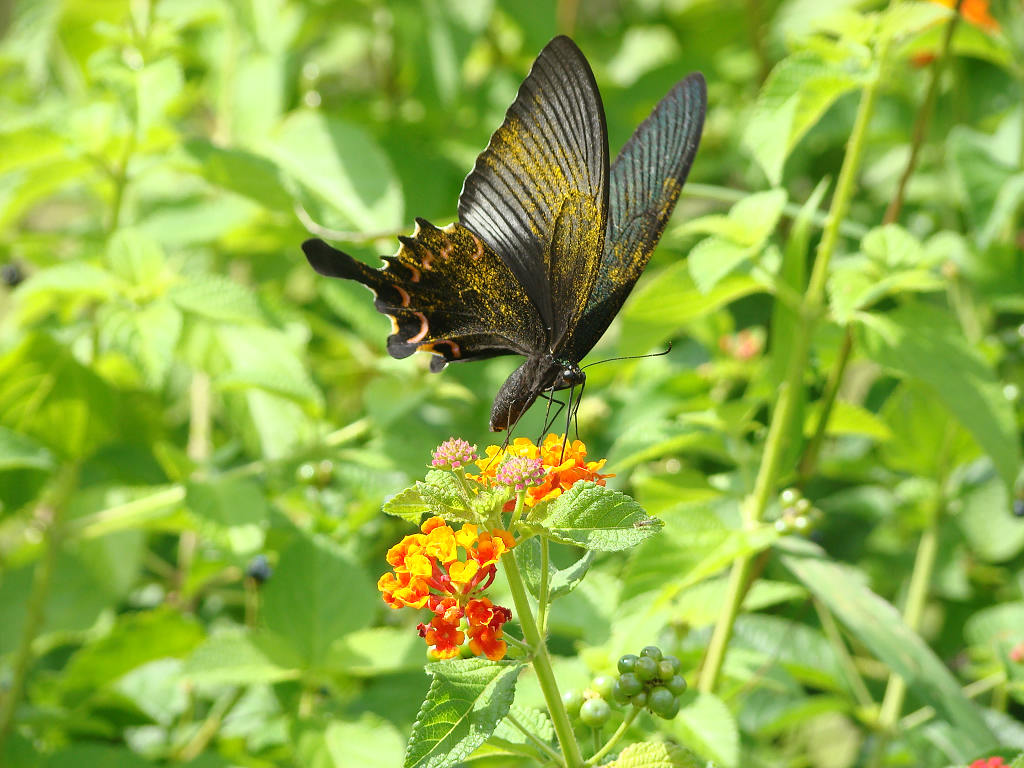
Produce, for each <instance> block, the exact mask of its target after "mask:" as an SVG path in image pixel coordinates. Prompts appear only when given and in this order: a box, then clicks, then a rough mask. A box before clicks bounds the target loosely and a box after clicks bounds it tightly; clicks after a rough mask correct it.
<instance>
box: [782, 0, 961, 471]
mask: <svg viewBox="0 0 1024 768" xmlns="http://www.w3.org/2000/svg"><path fill="white" fill-rule="evenodd" d="M960 2H961V0H957V4H956V7H957V9H959V7H960ZM958 19H959V14H957V13H955V12H954V13H953V15H952V16H951V17H950V20H949V23H948V24H947V25H946V31H945V34H944V35H943V38H942V47H941V49H940V51H939V55H938V56H936V57H935V60H934V61H933V62H932V66H931V70H930V74H929V80H928V90H927V92H926V93H925V97H924V101H922V102H921V106H920V108H919V109H918V111H917V117H916V118H915V119H914V128H913V131H912V133H911V139H910V155H909V156H908V157H907V164H906V166H905V167H904V168H903V173H902V175H901V176H900V180H899V183H898V184H897V186H896V194H895V195H894V196H893V199H892V201H891V202H890V203H889V206H888V207H887V208H886V209H885V215H884V216H883V217H882V224H893V223H895V222H896V221H897V220H898V219H899V217H900V213H901V212H902V211H903V202H904V199H905V197H906V192H907V183H908V182H909V181H910V177H911V176H913V174H914V171H915V170H916V169H917V160H918V156H919V155H920V151H921V146H922V145H923V144H924V140H925V134H926V133H927V132H928V124H929V123H930V122H931V117H932V113H933V112H934V111H935V99H936V97H937V96H938V91H939V81H940V80H941V78H942V72H943V70H944V69H945V67H946V62H947V61H948V60H949V56H950V51H951V48H952V45H951V43H952V41H953V32H954V31H955V30H956V24H957V20H958ZM852 349H853V332H852V330H851V329H850V327H849V326H847V327H846V329H845V332H844V333H843V345H842V347H841V348H840V351H839V357H837V358H836V362H835V365H834V366H833V368H832V370H831V371H830V372H829V377H828V381H827V382H826V385H825V393H824V394H823V395H822V403H823V405H822V409H821V414H820V415H819V417H818V424H817V426H816V427H815V429H814V436H813V437H812V438H811V441H810V442H809V443H808V444H807V447H806V448H805V449H804V453H803V456H802V457H801V459H800V483H801V485H802V484H804V483H806V482H807V480H808V479H809V478H810V477H811V475H813V474H814V469H815V466H816V465H817V462H818V452H819V451H820V450H821V444H822V442H823V441H824V438H825V430H826V428H827V426H828V420H829V417H830V416H831V415H832V407H833V406H834V405H835V399H836V395H837V394H838V392H839V385H840V384H841V383H842V380H843V374H844V373H845V372H846V364H847V363H848V362H849V361H850V352H851V350H852Z"/></svg>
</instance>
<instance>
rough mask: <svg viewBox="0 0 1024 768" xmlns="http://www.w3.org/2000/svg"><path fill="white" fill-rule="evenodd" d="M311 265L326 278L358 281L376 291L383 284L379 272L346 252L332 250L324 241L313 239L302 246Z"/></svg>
mask: <svg viewBox="0 0 1024 768" xmlns="http://www.w3.org/2000/svg"><path fill="white" fill-rule="evenodd" d="M302 252H303V253H305V254H306V258H307V259H308V260H309V265H310V266H311V267H313V269H315V270H316V271H317V272H319V273H320V274H321V275H323V276H324V277H343V278H345V279H346V280H356V281H357V282H360V283H362V284H363V285H365V286H367V287H369V288H371V289H373V290H376V289H377V287H378V286H379V285H380V283H381V277H380V274H379V271H378V270H376V269H373V268H372V267H368V266H367V265H366V264H363V262H361V261H359V260H358V259H354V258H352V257H351V256H349V255H348V254H347V253H345V252H344V251H339V250H338V249H337V248H332V247H331V246H329V245H328V244H327V243H325V242H324V241H323V240H317V239H316V238H313V239H311V240H307V241H306V242H304V243H303V244H302Z"/></svg>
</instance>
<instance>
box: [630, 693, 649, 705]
mask: <svg viewBox="0 0 1024 768" xmlns="http://www.w3.org/2000/svg"><path fill="white" fill-rule="evenodd" d="M629 703H630V704H632V705H633V706H634V707H636V708H637V709H643V708H644V707H646V706H647V691H640V693H638V694H637V695H636V696H634V697H633V698H631V699H630V700H629Z"/></svg>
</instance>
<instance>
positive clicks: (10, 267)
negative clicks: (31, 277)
mask: <svg viewBox="0 0 1024 768" xmlns="http://www.w3.org/2000/svg"><path fill="white" fill-rule="evenodd" d="M23 282H25V273H24V272H22V271H21V265H19V264H18V263H17V262H15V261H12V262H11V263H10V264H4V265H3V267H0V283H3V284H4V285H6V286H7V287H8V288H17V287H18V286H19V285H21V284H22V283H23Z"/></svg>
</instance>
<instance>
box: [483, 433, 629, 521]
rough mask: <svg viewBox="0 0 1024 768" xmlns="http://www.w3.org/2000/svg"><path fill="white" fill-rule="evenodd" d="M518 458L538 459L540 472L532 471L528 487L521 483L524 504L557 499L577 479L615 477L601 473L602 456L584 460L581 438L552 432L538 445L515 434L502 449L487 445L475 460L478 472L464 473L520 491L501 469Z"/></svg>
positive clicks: (533, 504)
mask: <svg viewBox="0 0 1024 768" xmlns="http://www.w3.org/2000/svg"><path fill="white" fill-rule="evenodd" d="M520 459H528V460H532V461H534V462H539V466H540V468H541V470H543V475H541V474H540V472H536V475H535V476H534V477H533V478H531V479H532V480H533V479H535V480H536V482H535V483H534V482H530V483H529V484H528V485H529V487H526V486H527V484H526V483H523V487H526V497H525V499H524V501H525V503H526V506H528V507H533V506H536V505H537V504H540V503H541V502H542V501H550V500H551V499H555V498H558V497H559V496H561V495H562V494H563V493H564V492H565V491H568V490H569V489H570V488H572V487H573V486H574V485H575V484H576V483H578V482H580V481H581V480H589V481H591V482H594V483H597V484H598V485H604V484H605V480H606V479H607V478H609V477H615V475H613V474H601V472H600V470H601V469H602V468H603V467H604V465H605V461H606V460H605V459H601V460H600V461H587V446H586V445H584V443H583V442H582V441H581V440H573V441H572V442H571V443H566V441H565V436H564V435H562V436H559V435H554V434H551V435H548V436H547V437H546V438H544V441H543V442H542V443H541V444H540V445H535V444H534V443H533V441H532V440H530V439H529V438H526V437H517V438H516V439H515V440H513V441H512V442H511V444H509V445H508V446H506V447H504V448H502V447H501V446H499V445H491V446H488V447H487V451H486V456H484V457H482V458H480V459H478V460H477V461H476V465H477V466H478V467H479V468H480V474H479V475H466V476H467V477H468V478H470V479H472V480H476V481H477V482H478V483H481V484H482V485H486V486H491V485H513V487H517V489H518V490H522V487H518V484H511V483H508V482H507V479H506V477H504V476H503V475H504V474H506V472H507V470H506V471H505V472H503V468H504V467H506V466H507V465H509V464H512V463H513V462H514V461H518V460H520Z"/></svg>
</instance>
